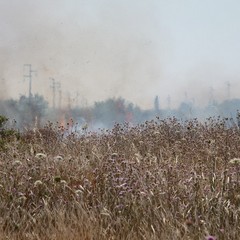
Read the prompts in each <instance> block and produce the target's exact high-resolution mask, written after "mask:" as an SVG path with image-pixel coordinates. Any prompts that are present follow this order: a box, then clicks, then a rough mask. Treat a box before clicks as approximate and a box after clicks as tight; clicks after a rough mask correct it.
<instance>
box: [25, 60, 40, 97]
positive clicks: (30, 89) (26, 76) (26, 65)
mask: <svg viewBox="0 0 240 240" xmlns="http://www.w3.org/2000/svg"><path fill="white" fill-rule="evenodd" d="M23 68H24V70H25V69H26V70H27V74H24V75H23V78H24V80H25V79H26V78H27V79H28V80H29V89H28V97H29V101H30V99H31V98H32V74H33V73H35V75H36V74H37V71H36V70H32V64H24V65H23ZM24 73H25V71H24Z"/></svg>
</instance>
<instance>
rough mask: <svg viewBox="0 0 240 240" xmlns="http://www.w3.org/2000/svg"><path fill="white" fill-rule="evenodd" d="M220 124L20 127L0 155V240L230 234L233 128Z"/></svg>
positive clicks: (236, 197) (237, 181)
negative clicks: (68, 129)
mask: <svg viewBox="0 0 240 240" xmlns="http://www.w3.org/2000/svg"><path fill="white" fill-rule="evenodd" d="M225 121H226V120H225V119H223V120H221V119H214V118H210V119H208V120H207V121H206V122H204V123H200V122H198V121H197V120H191V121H187V122H179V121H178V120H176V119H174V118H173V119H167V120H159V119H156V121H155V120H154V121H150V122H146V123H144V124H142V125H139V126H137V127H133V128H130V127H129V126H128V125H127V124H126V125H116V126H115V127H114V129H113V130H109V131H102V132H101V133H98V134H96V133H83V134H81V135H80V136H77V135H76V134H74V133H73V134H70V135H69V136H67V137H66V136H62V132H63V129H61V128H57V127H55V126H53V125H52V124H49V125H48V126H47V127H45V128H43V129H39V130H32V131H28V132H26V133H25V134H22V136H21V137H20V139H18V140H17V139H16V140H11V142H9V143H8V144H7V147H6V149H5V150H2V151H1V152H0V232H1V237H0V239H27V240H28V239H29V240H30V239H56V240H57V239H60V240H61V239H70V240H74V239H86V240H87V239H89V240H90V239H94V240H98V239H169V240H170V239H171V240H172V239H173V240H175V239H205V238H206V236H208V235H213V236H216V237H217V239H219V240H221V239H234V240H236V239H239V238H238V237H239V236H240V225H239V217H240V186H239V185H240V171H239V170H240V160H239V159H237V158H239V157H240V131H239V129H238V127H237V126H235V127H231V128H227V127H226V124H225ZM234 158H236V159H234ZM231 159H234V160H232V161H231Z"/></svg>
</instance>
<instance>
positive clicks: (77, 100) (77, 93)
mask: <svg viewBox="0 0 240 240" xmlns="http://www.w3.org/2000/svg"><path fill="white" fill-rule="evenodd" d="M79 96H80V94H79V92H76V107H77V108H78V107H79V106H78V104H79Z"/></svg>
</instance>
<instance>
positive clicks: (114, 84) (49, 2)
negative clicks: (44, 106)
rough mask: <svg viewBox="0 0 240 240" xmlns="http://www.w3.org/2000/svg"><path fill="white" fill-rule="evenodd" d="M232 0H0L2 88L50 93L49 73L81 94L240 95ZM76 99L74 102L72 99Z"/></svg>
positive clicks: (238, 22)
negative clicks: (28, 72)
mask: <svg viewBox="0 0 240 240" xmlns="http://www.w3.org/2000/svg"><path fill="white" fill-rule="evenodd" d="M239 11H240V1H239V0H181V1H180V0H41V1H40V0H39V1H37V0H35V1H32V0H8V1H6V0H0V51H1V54H0V81H1V85H0V86H1V88H0V93H1V96H2V97H5V98H6V97H14V98H18V97H19V96H20V94H28V82H27V81H25V82H24V81H23V72H24V70H23V65H24V64H26V63H31V64H32V67H33V69H34V70H37V71H38V74H37V76H36V77H35V76H34V77H33V89H32V91H33V93H37V92H38V93H40V94H43V95H44V96H45V97H46V98H47V99H48V100H49V101H50V103H51V101H52V95H51V88H50V85H51V81H50V80H49V78H55V79H56V81H60V82H61V85H62V91H63V96H64V99H67V94H68V93H69V94H70V96H71V98H72V99H74V98H75V96H76V94H77V92H78V94H79V96H80V97H79V103H80V102H83V101H84V99H87V101H88V103H89V104H91V103H93V102H94V101H98V100H103V99H106V98H108V97H118V96H122V97H124V98H126V99H127V100H129V101H132V102H134V103H136V104H138V105H140V106H142V107H151V106H152V104H153V99H154V96H156V95H159V98H160V105H161V106H162V107H164V106H166V104H167V97H168V95H170V96H171V103H172V106H177V104H178V103H179V102H180V101H182V100H184V98H185V96H186V94H185V93H187V96H188V98H189V99H193V98H194V100H195V102H196V103H198V104H205V103H207V101H208V99H209V96H210V88H211V87H212V89H213V91H212V93H213V95H214V96H215V98H216V99H218V100H223V99H225V98H226V97H227V95H228V93H227V84H226V82H227V81H229V82H230V84H231V87H230V96H231V97H240V67H239V60H240V14H239ZM72 104H74V102H73V103H72Z"/></svg>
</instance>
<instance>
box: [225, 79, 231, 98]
mask: <svg viewBox="0 0 240 240" xmlns="http://www.w3.org/2000/svg"><path fill="white" fill-rule="evenodd" d="M226 85H227V98H228V99H229V100H230V97H231V95H230V88H231V83H230V82H229V81H227V82H226Z"/></svg>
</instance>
